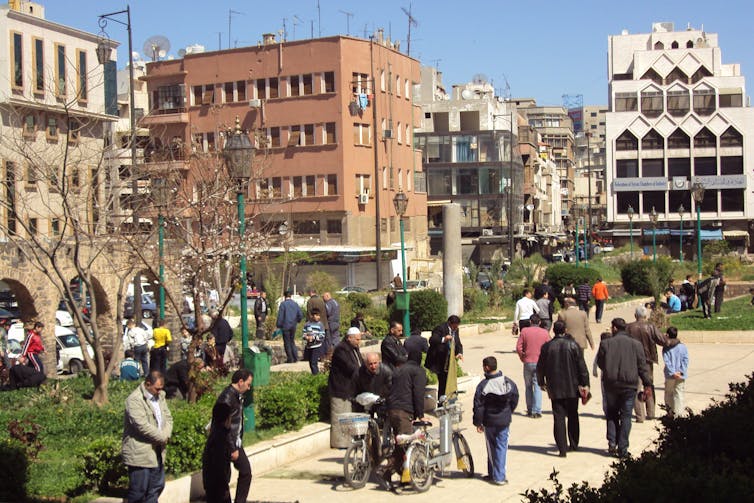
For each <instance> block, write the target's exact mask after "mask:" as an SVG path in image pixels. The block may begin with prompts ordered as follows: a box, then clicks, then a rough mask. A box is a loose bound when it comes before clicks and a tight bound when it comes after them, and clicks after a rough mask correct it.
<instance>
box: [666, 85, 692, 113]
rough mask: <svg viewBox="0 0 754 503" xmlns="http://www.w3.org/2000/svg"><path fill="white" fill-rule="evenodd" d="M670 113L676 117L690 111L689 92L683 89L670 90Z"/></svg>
mask: <svg viewBox="0 0 754 503" xmlns="http://www.w3.org/2000/svg"><path fill="white" fill-rule="evenodd" d="M667 99H668V113H669V114H670V115H673V116H675V117H679V116H683V115H686V114H687V113H688V112H689V107H690V105H689V103H690V98H689V92H688V91H687V90H685V89H684V90H683V91H668V98H667Z"/></svg>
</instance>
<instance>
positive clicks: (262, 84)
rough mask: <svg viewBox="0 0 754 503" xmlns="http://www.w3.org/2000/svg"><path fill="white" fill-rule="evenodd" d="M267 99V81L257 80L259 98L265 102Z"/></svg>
mask: <svg viewBox="0 0 754 503" xmlns="http://www.w3.org/2000/svg"><path fill="white" fill-rule="evenodd" d="M267 97H268V96H267V80H265V79H257V98H259V99H260V100H263V99H266V98H267Z"/></svg>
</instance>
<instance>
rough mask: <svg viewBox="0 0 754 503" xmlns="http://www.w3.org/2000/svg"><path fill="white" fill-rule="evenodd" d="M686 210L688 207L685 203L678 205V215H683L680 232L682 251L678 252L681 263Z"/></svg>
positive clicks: (681, 249)
mask: <svg viewBox="0 0 754 503" xmlns="http://www.w3.org/2000/svg"><path fill="white" fill-rule="evenodd" d="M685 212H686V208H684V207H683V204H681V205H680V206H679V207H678V216H679V217H681V224H680V226H681V229H680V230H681V233H680V234H679V244H680V253H679V254H678V259H679V261H680V262H681V263H683V214H684V213H685Z"/></svg>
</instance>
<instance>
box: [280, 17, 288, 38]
mask: <svg viewBox="0 0 754 503" xmlns="http://www.w3.org/2000/svg"><path fill="white" fill-rule="evenodd" d="M286 21H287V18H283V33H282V34H281V35H280V41H281V42H285V41H286V40H288V28H286V26H285V22H286Z"/></svg>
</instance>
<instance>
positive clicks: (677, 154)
mask: <svg viewBox="0 0 754 503" xmlns="http://www.w3.org/2000/svg"><path fill="white" fill-rule="evenodd" d="M608 79H609V93H610V103H609V112H608V113H607V114H606V148H607V152H606V154H607V158H606V165H607V169H606V182H607V189H608V201H607V202H608V204H607V218H608V221H609V222H611V223H613V224H614V227H615V228H616V230H615V233H616V234H617V235H620V236H624V237H626V238H627V237H628V228H629V215H632V217H633V220H632V227H633V238H634V240H637V239H639V240H641V239H642V237H641V235H642V233H643V234H644V237H645V239H646V241H645V244H646V243H651V239H652V237H651V236H652V222H651V220H650V215H651V214H652V209H653V208H654V211H655V212H656V213H657V225H656V231H655V234H656V236H657V239H658V242H660V243H662V244H663V245H666V246H667V247H668V248H669V249H670V251H671V254H672V255H673V256H677V255H678V248H679V246H681V244H680V243H681V242H683V248H684V255H686V256H687V257H689V258H690V257H691V256H692V254H693V253H690V252H693V251H694V248H695V246H694V242H695V237H694V236H695V235H696V232H695V229H694V225H695V222H694V223H693V224H692V222H693V221H694V220H695V219H696V216H697V213H696V212H697V205H698V207H699V209H700V214H701V221H702V239H722V238H723V237H725V238H726V239H728V240H730V241H731V242H732V243H733V245H734V247H738V248H739V249H743V248H748V245H749V234H750V226H749V223H750V222H751V220H752V218H754V194H752V191H751V190H748V188H750V187H754V171H752V170H751V169H747V166H749V165H750V164H751V163H752V161H754V110H752V109H751V108H750V107H749V106H748V98H747V96H746V88H745V79H744V77H743V76H742V75H741V68H740V65H738V64H723V62H722V55H721V50H720V47H718V41H717V34H713V33H706V32H704V30H696V29H692V28H690V27H689V28H687V29H684V30H681V31H676V30H675V29H674V27H673V24H672V23H655V24H654V25H653V26H652V32H651V33H642V34H636V35H631V34H628V33H627V32H625V31H624V32H623V33H622V34H620V35H613V36H610V37H608ZM695 187H696V188H697V189H698V188H700V187H703V188H704V192H703V199H702V201H701V203H697V202H696V200H695V198H694V195H693V189H694V188H695ZM697 192H698V190H697ZM682 223H685V226H684V228H683V231H681V229H680V227H681V225H682ZM681 234H682V235H683V236H684V237H685V238H686V239H685V242H684V240H683V238H680V235H681Z"/></svg>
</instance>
